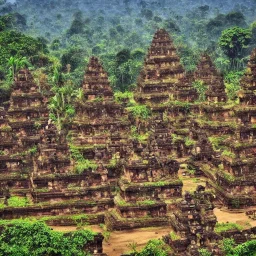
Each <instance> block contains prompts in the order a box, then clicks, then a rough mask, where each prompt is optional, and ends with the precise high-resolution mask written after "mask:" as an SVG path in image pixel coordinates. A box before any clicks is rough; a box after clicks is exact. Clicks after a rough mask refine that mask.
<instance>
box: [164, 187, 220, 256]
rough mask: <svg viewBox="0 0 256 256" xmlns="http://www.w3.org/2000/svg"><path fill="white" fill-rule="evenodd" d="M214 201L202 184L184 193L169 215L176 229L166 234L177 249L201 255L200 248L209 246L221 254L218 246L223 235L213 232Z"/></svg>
mask: <svg viewBox="0 0 256 256" xmlns="http://www.w3.org/2000/svg"><path fill="white" fill-rule="evenodd" d="M212 201H213V195H212V194H211V193H210V192H208V191H207V190H205V187H203V186H198V187H197V190H196V191H195V192H194V194H191V193H189V192H186V193H185V196H184V200H182V201H181V202H180V203H179V204H178V205H177V210H176V211H174V212H173V215H172V216H171V218H170V220H171V226H172V228H173V230H174V232H171V234H170V235H169V236H166V237H164V241H165V242H166V243H167V244H169V245H170V246H171V247H172V248H173V249H174V251H175V253H178V255H199V252H198V250H199V249H200V248H207V250H208V251H210V252H211V253H213V255H222V254H221V252H220V249H219V248H218V247H217V243H218V241H219V240H220V239H221V237H220V236H218V235H217V234H216V233H215V232H214V227H215V225H216V223H217V219H216V216H215V215H214V213H213V209H214V206H213V204H212Z"/></svg>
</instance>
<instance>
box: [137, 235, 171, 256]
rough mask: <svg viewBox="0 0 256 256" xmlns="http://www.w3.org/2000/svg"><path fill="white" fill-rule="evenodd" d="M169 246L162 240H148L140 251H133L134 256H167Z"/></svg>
mask: <svg viewBox="0 0 256 256" xmlns="http://www.w3.org/2000/svg"><path fill="white" fill-rule="evenodd" d="M169 251H170V247H169V246H167V245H166V244H165V243H164V242H163V241H162V240H156V239H153V240H150V241H149V242H148V243H147V245H146V246H145V247H144V248H143V249H142V251H141V252H138V253H135V255H136V256H153V255H154V256H168V255H169V254H168V253H169Z"/></svg>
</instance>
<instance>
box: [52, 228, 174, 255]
mask: <svg viewBox="0 0 256 256" xmlns="http://www.w3.org/2000/svg"><path fill="white" fill-rule="evenodd" d="M51 228H52V229H53V230H56V231H60V232H71V231H76V226H51ZM85 228H87V227H85ZM88 228H89V229H91V230H93V231H95V232H101V233H104V230H103V229H102V228H100V227H99V226H97V225H92V226H88ZM171 230H172V229H171V228H170V227H168V228H166V227H160V228H157V227H156V228H142V229H134V230H126V231H114V232H111V234H110V237H109V240H108V241H105V240H104V242H103V251H104V252H105V253H106V254H107V255H109V256H120V255H121V254H122V253H125V252H128V251H129V250H131V249H130V248H129V244H132V243H137V247H136V248H137V249H142V248H143V247H144V246H145V245H146V243H147V242H148V241H149V240H151V239H158V238H162V236H164V235H167V234H169V233H170V232H171Z"/></svg>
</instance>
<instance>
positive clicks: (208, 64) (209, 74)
mask: <svg viewBox="0 0 256 256" xmlns="http://www.w3.org/2000/svg"><path fill="white" fill-rule="evenodd" d="M194 76H195V79H196V80H201V81H203V82H204V84H205V85H207V86H208V89H207V91H206V92H205V95H206V98H207V99H208V101H213V102H226V101H227V94H226V92H225V85H224V80H223V77H222V76H221V75H220V74H219V72H218V71H217V69H216V67H215V66H214V64H213V62H212V60H211V58H210V56H209V55H207V54H203V55H202V57H201V60H200V62H199V64H198V65H197V70H196V71H195V74H194Z"/></svg>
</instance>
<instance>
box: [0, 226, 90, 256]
mask: <svg viewBox="0 0 256 256" xmlns="http://www.w3.org/2000/svg"><path fill="white" fill-rule="evenodd" d="M94 236H95V233H94V232H92V231H90V230H79V231H76V232H73V233H72V234H68V235H67V234H64V233H61V232H56V231H52V230H51V228H49V227H48V226H46V224H44V223H43V222H31V221H16V222H13V223H12V225H11V226H4V229H3V232H2V233H1V235H0V255H9V256H17V255H21V256H29V255H31V256H45V255H49V256H56V255H63V256H64V255H65V256H72V255H78V256H86V255H89V253H87V252H85V251H84V246H85V245H86V243H88V242H89V241H92V240H93V239H94Z"/></svg>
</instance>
